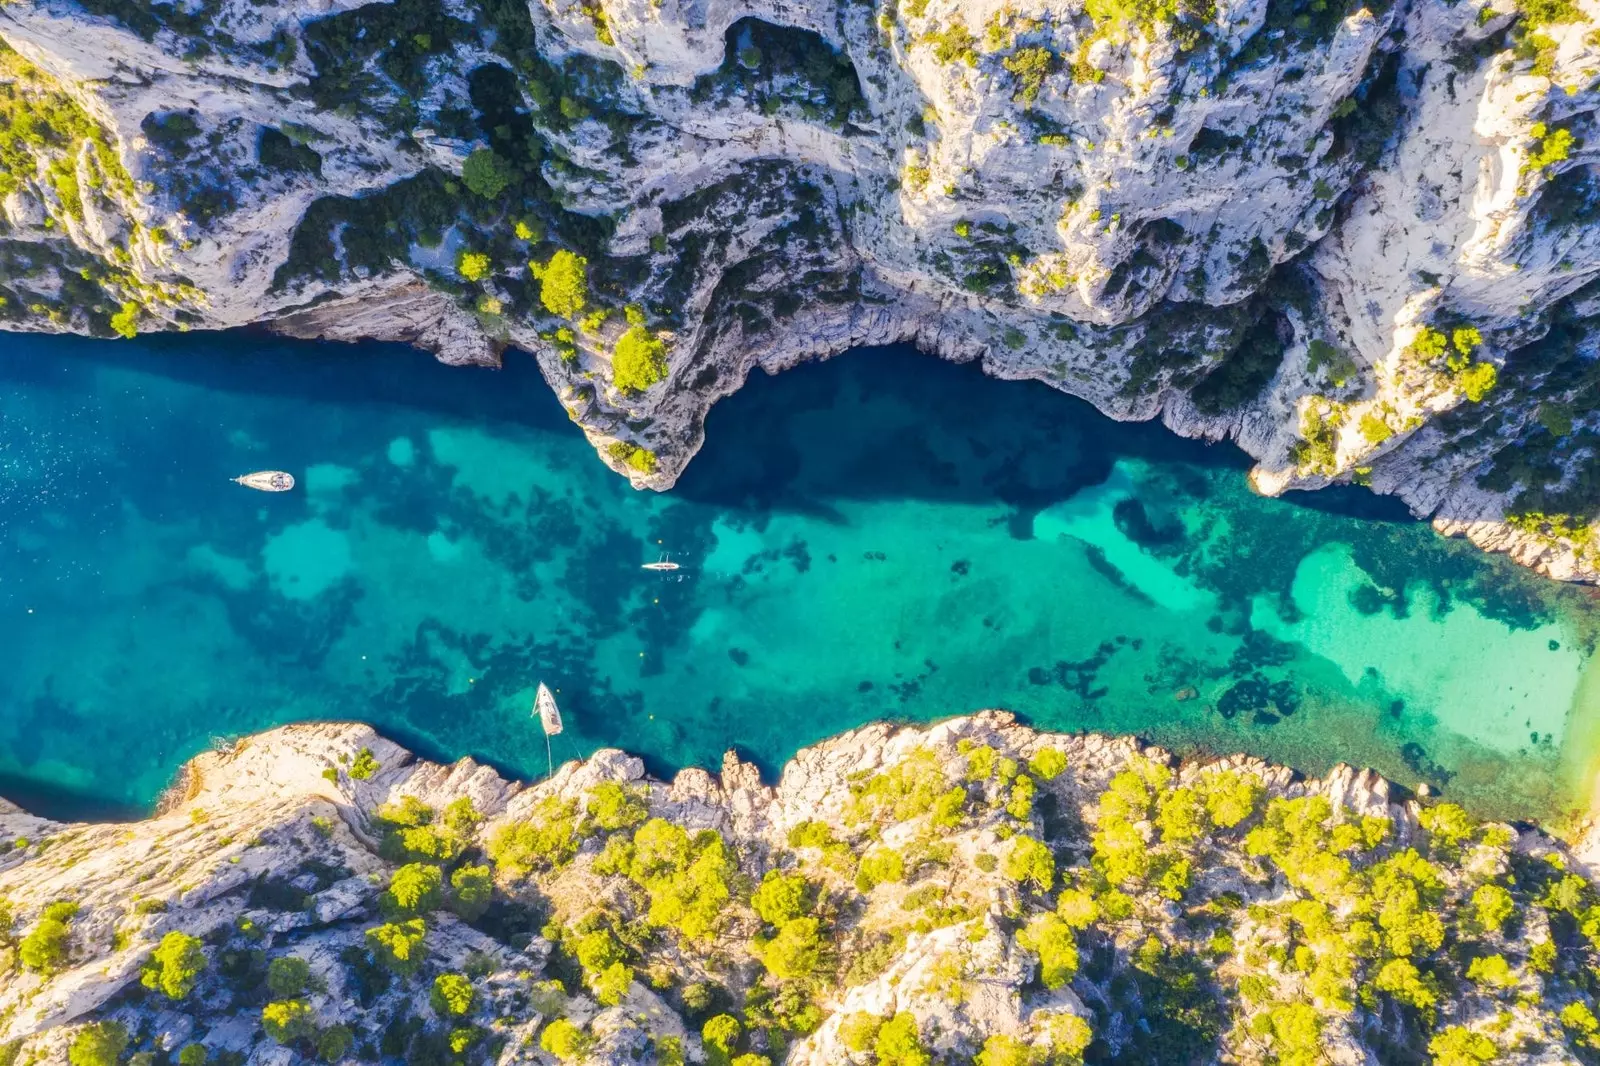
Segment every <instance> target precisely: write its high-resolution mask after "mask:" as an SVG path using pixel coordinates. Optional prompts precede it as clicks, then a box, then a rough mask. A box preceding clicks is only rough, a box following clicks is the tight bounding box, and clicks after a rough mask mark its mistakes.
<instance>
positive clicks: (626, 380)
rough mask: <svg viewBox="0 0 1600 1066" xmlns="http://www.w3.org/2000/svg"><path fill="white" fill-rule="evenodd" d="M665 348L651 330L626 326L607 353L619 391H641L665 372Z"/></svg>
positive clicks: (612, 378) (664, 374) (612, 376)
mask: <svg viewBox="0 0 1600 1066" xmlns="http://www.w3.org/2000/svg"><path fill="white" fill-rule="evenodd" d="M547 276H548V275H547ZM666 352H667V346H666V344H664V343H663V342H662V341H661V339H660V338H659V337H657V336H656V335H655V334H653V333H651V332H650V331H649V330H647V329H645V328H644V327H643V326H631V327H629V328H628V330H627V331H626V332H624V333H623V334H622V336H620V337H618V338H617V345H616V347H615V348H614V349H613V350H612V353H611V380H612V383H613V384H615V385H616V387H617V388H619V389H621V390H622V391H623V392H643V391H644V390H646V389H648V388H649V387H650V386H652V385H654V384H655V383H656V382H658V381H661V380H662V379H664V378H665V377H666V376H667V356H666Z"/></svg>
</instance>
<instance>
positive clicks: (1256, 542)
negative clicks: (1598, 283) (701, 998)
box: [0, 334, 1600, 817]
mask: <svg viewBox="0 0 1600 1066" xmlns="http://www.w3.org/2000/svg"><path fill="white" fill-rule="evenodd" d="M708 431H709V432H708V443H707V445H706V447H705V449H704V451H703V452H702V453H701V455H700V457H699V458H698V459H697V460H696V461H695V463H694V464H693V465H692V466H691V467H690V469H689V471H688V472H687V474H686V475H685V476H684V478H683V479H682V481H681V482H680V484H679V486H678V488H677V489H676V490H674V491H673V492H671V493H669V494H666V495H657V494H650V493H638V492H634V491H633V490H631V489H630V488H629V487H628V486H627V484H626V483H625V482H624V481H622V480H621V479H620V478H617V477H616V476H615V475H613V474H611V473H610V472H608V471H607V470H605V468H604V467H602V466H601V465H600V463H599V462H598V461H597V460H596V459H595V458H594V456H593V454H592V452H591V451H590V449H589V447H588V446H587V444H585V442H584V441H583V439H582V437H581V435H580V434H579V433H578V432H577V431H576V430H575V429H574V428H573V427H572V426H571V425H570V424H569V423H568V422H567V420H566V417H565V415H564V413H563V412H562V410H561V408H560V405H559V404H558V402H557V401H556V399H555V398H554V397H553V396H552V395H551V394H550V392H549V390H548V389H547V388H546V387H545V386H544V384H543V382H542V381H541V380H540V379H539V376H538V373H537V371H536V370H535V368H534V367H533V365H532V363H531V361H530V360H527V359H526V358H523V357H513V358H511V360H510V365H509V367H508V368H507V369H506V370H504V371H500V372H498V373H497V372H492V371H481V370H452V369H449V368H445V367H441V366H439V365H437V364H435V363H434V362H433V361H432V360H430V359H428V358H427V357H426V356H423V355H421V354H418V353H416V352H412V351H409V350H407V349H402V348H395V347H386V346H376V345H373V346H365V347H360V348H350V347H344V346H321V345H314V344H305V343H294V342H283V341H277V340H272V339H264V338H260V337H255V336H249V335H223V336H216V335H213V336H190V337H183V338H154V339H140V340H139V341H137V342H134V343H127V344H106V343H99V342H90V341H82V340H77V339H63V338H30V337H23V336H15V335H4V334H0V649H3V652H0V656H3V660H0V661H3V662H4V669H3V670H0V793H3V794H5V795H8V796H10V797H12V798H15V799H18V800H21V801H23V802H26V803H29V804H31V805H34V806H36V807H40V808H43V809H46V810H49V811H53V812H55V813H58V814H63V815H67V814H84V813H106V812H109V811H125V810H132V809H135V808H138V807H139V806H141V805H146V804H148V803H150V802H151V801H152V800H153V799H154V797H155V796H156V795H157V793H158V792H159V791H160V789H161V788H162V787H163V786H164V785H165V784H166V783H167V781H168V780H169V779H170V776H171V774H172V772H173V770H174V769H175V768H176V767H177V765H178V764H179V763H180V762H181V761H182V760H183V759H185V758H187V757H188V756H190V755H191V754H193V753H194V752H195V751H197V750H199V749H201V748H203V747H205V746H207V745H208V744H210V743H212V742H213V740H214V739H215V738H217V737H222V736H229V735H235V734H239V733H243V732H248V731H253V730H258V729H261V728H264V727H267V726H271V725H275V724H278V723H282V722H288V721H294V720H298V719H308V718H328V717H336V718H359V719H365V720H369V721H372V722H374V723H376V724H377V725H378V726H379V727H380V728H382V729H384V730H385V731H386V732H388V733H390V734H391V735H394V736H396V737H397V738H399V739H401V740H403V741H405V742H408V743H410V744H412V745H414V746H417V747H419V748H421V749H422V750H423V751H424V752H426V753H428V754H431V755H436V756H456V755H461V754H472V755H476V756H479V757H481V758H485V759H488V760H489V761H492V762H493V763H495V764H497V765H499V766H501V767H503V768H506V769H508V770H510V771H512V772H515V773H519V774H524V775H534V774H537V773H540V772H542V771H543V768H544V750H543V749H544V742H543V738H542V736H541V735H540V734H539V733H538V732H537V730H536V728H535V727H534V726H533V724H532V723H531V722H530V721H529V716H528V715H529V711H528V708H529V706H530V703H531V699H532V694H533V688H534V686H535V684H536V683H537V682H538V681H539V680H541V679H542V680H544V681H546V682H548V683H549V684H551V685H552V687H555V688H557V689H558V691H559V698H560V700H561V702H562V706H563V709H564V710H565V711H566V713H567V720H568V725H569V730H570V731H569V733H568V734H567V735H566V736H565V737H563V738H560V739H559V740H558V743H557V748H556V752H557V755H558V757H559V756H572V755H575V754H581V753H585V752H587V751H589V750H592V749H593V748H595V747H598V746H601V745H619V746H622V747H626V748H629V749H631V750H633V751H636V752H640V753H645V754H647V755H648V757H649V758H651V759H652V760H653V761H654V763H655V768H656V769H658V770H670V769H672V768H675V767H677V766H682V765H688V764H703V765H710V766H713V767H714V766H716V765H717V764H718V761H719V759H720V757H721V753H722V752H723V750H724V749H725V748H726V747H727V746H729V745H736V746H738V747H739V748H740V749H741V750H742V751H744V752H745V753H747V754H749V755H752V756H754V757H756V758H757V759H758V760H759V761H760V762H762V763H763V764H764V765H765V766H766V767H768V768H769V769H775V768H776V767H777V766H779V765H781V763H782V762H783V760H784V759H786V758H787V757H788V756H789V755H790V754H791V753H792V752H793V751H794V750H795V749H796V748H798V747H800V746H802V745H804V744H807V743H809V742H811V741H814V740H817V739H819V738H821V737H825V736H828V735H830V734H833V733H835V732H838V731H840V730H843V729H846V728H849V727H852V726H855V725H858V724H860V723H862V722H864V721H868V720H871V719H876V718H883V717H892V718H910V719H928V718H936V717H943V716H946V715H950V714H957V713H962V712H966V711H972V710H976V709H979V708H984V707H996V706H998V707H1005V708H1008V709H1011V710H1015V711H1018V712H1019V713H1021V714H1023V715H1024V716H1025V717H1027V718H1028V719H1030V720H1031V721H1033V722H1035V723H1038V724H1041V725H1045V726H1050V727H1054V728H1069V729H1098V730H1106V731H1112V732H1126V731H1137V732H1141V733H1143V734H1145V735H1147V736H1149V737H1151V738H1153V739H1155V740H1158V741H1160V742H1163V743H1168V744H1174V745H1177V746H1179V747H1181V748H1184V749H1193V748H1206V749H1210V750H1214V751H1235V750H1245V751H1251V752H1255V753H1258V754H1261V755H1264V756H1267V757H1269V758H1272V759H1276V760H1281V761H1286V762H1290V763H1292V764H1294V765H1297V766H1300V767H1302V768H1304V769H1306V770H1308V771H1313V772H1315V771H1320V770H1323V769H1325V768H1326V767H1327V766H1328V765H1329V764H1331V763H1333V762H1335V761H1339V760H1345V761H1351V762H1356V763H1364V764H1369V765H1373V766H1376V767H1378V768H1379V769H1381V770H1383V771H1384V772H1386V773H1388V774H1390V775H1391V776H1393V777H1395V778H1396V779H1398V780H1401V781H1403V782H1408V783H1414V782H1416V781H1419V780H1423V779H1426V780H1429V781H1431V782H1432V783H1434V784H1435V785H1442V786H1443V788H1444V790H1445V792H1446V793H1447V794H1450V795H1453V796H1455V797H1457V798H1460V799H1461V800H1463V801H1464V802H1469V803H1471V804H1472V805H1474V806H1475V807H1476V808H1478V809H1479V810H1480V811H1483V812H1485V813H1494V814H1500V815H1506V816H1544V817H1552V816H1555V815H1558V814H1560V813H1561V812H1563V811H1565V810H1567V809H1569V808H1571V807H1572V806H1573V805H1575V804H1581V803H1583V802H1584V801H1586V799H1587V786H1586V784H1585V780H1586V773H1587V771H1588V770H1589V769H1590V768H1591V763H1592V761H1593V759H1592V756H1593V753H1594V750H1595V745H1594V743H1593V741H1592V739H1591V734H1592V733H1593V732H1594V725H1595V722H1596V721H1600V686H1596V685H1595V684H1594V683H1593V682H1591V681H1589V680H1588V678H1589V675H1588V673H1586V671H1588V670H1589V665H1590V658H1591V654H1592V651H1593V647H1594V638H1595V633H1596V629H1597V627H1596V617H1597V615H1596V609H1595V607H1594V606H1592V601H1591V600H1590V599H1589V598H1588V596H1587V595H1585V594H1584V593H1583V592H1581V591H1580V590H1576V589H1570V588H1564V587H1562V586H1558V585H1556V584H1554V583H1550V582H1545V581H1542V580H1540V579H1538V578H1536V577H1534V576H1532V575H1529V574H1527V573H1525V572H1524V571H1521V570H1519V569H1517V568H1516V567H1514V566H1511V565H1510V564H1507V563H1505V562H1503V561H1502V560H1498V559H1492V558H1489V557H1486V556H1483V555H1481V554H1480V553H1478V552H1476V551H1474V550H1473V549H1471V548H1470V547H1468V546H1466V545H1464V544H1459V543H1452V542H1447V541H1444V540H1442V539H1440V538H1438V537H1436V536H1435V535H1433V534H1432V532H1431V531H1430V530H1429V529H1428V528H1427V527H1426V526H1424V525H1421V524H1418V523H1415V522H1412V521H1410V520H1408V519H1406V518H1405V516H1404V512H1403V510H1402V509H1401V508H1399V507H1398V506H1397V505H1395V504H1393V502H1392V501H1385V500H1381V499H1377V498H1374V497H1372V496H1370V495H1368V494H1366V493H1363V492H1360V491H1355V490H1351V491H1346V492H1342V493H1340V492H1335V493H1331V494H1316V495H1313V496H1304V497H1298V498H1291V499H1290V500H1287V501H1284V500H1265V499H1261V498H1258V497H1256V496H1254V495H1252V494H1251V493H1250V492H1249V490H1248V488H1247V486H1246V483H1245V477H1244V470H1245V464H1244V462H1243V461H1242V459H1241V458H1240V457H1239V455H1238V453H1237V452H1235V451H1233V450H1232V449H1231V448H1228V447H1217V448H1208V447H1206V446H1203V445H1199V444H1196V443H1194V442H1188V441H1182V440H1178V439H1176V438H1174V437H1172V436H1171V435H1170V434H1168V433H1166V432H1165V431H1164V430H1162V429H1160V428H1159V427H1154V426H1141V425H1134V426H1129V425H1119V424H1116V423H1113V422H1109V421H1107V420H1105V419H1103V418H1101V417H1100V416H1099V415H1097V414H1096V413H1095V412H1094V411H1093V410H1092V409H1090V408H1089V407H1088V406H1086V405H1084V404H1082V403H1079V402H1077V401H1075V400H1072V399H1070V398H1067V397H1064V396H1062V395H1060V394H1058V393H1055V392H1053V391H1051V390H1049V389H1047V388H1045V387H1044V386H1040V385H1034V384H1021V383H1006V382H996V381H991V380H989V379H987V378H984V377H983V376H982V375H981V374H980V373H979V372H978V371H977V370H976V369H974V368H971V367H955V366H950V365H947V364H944V363H940V362H938V361H936V360H933V359H928V358H924V357H921V356H918V355H915V354H914V353H910V352H907V351H903V350H880V351H864V352H857V353H852V354H851V355H849V356H848V357H845V358H841V359H838V360H835V361H833V362H831V363H828V364H824V365H816V366H809V367H803V368H801V369H799V370H796V371H793V372H791V373H788V374H785V375H784V376H782V377H781V378H777V379H767V378H761V377H758V378H756V379H753V380H752V381H751V382H750V383H749V385H748V386H747V388H746V389H745V390H744V391H743V392H741V393H740V394H739V395H737V396H735V397H734V398H732V399H730V400H728V401H725V402H724V403H723V404H721V405H719V406H718V407H717V408H716V410H715V411H714V412H713V413H712V415H711V418H710V422H709V427H708ZM264 467H278V468H283V469H288V470H291V471H293V472H295V473H296V475H297V476H298V477H300V479H301V488H300V489H298V490H296V491H295V492H293V493H290V494H284V495H267V494H261V493H254V492H250V491H248V490H244V489H241V488H239V487H237V486H234V485H231V484H229V483H228V481H227V479H228V478H229V477H232V476H234V475H236V474H239V473H243V472H245V471H247V470H253V469H259V468H264ZM662 550H670V551H671V552H672V553H673V555H674V557H675V558H676V559H678V560H680V561H681V562H682V563H683V564H684V566H685V569H684V570H683V571H682V572H681V575H666V576H662V575H653V574H649V573H646V572H644V571H641V570H640V569H639V565H640V563H642V562H646V561H649V560H652V559H654V558H656V557H657V555H658V553H659V552H660V551H662ZM678 576H681V577H682V578H683V580H674V578H675V577H678ZM1591 690H1592V691H1591Z"/></svg>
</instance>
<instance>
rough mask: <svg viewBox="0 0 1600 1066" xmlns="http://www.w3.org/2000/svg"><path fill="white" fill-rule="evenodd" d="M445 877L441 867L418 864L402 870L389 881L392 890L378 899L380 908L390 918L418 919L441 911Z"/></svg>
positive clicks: (389, 889)
mask: <svg viewBox="0 0 1600 1066" xmlns="http://www.w3.org/2000/svg"><path fill="white" fill-rule="evenodd" d="M442 882H443V875H442V874H441V873H440V872H439V868H438V867H437V866H429V865H427V864H425V863H420V862H414V863H409V864H408V865H405V866H402V867H400V869H398V870H396V871H395V872H394V876H393V877H391V878H390V879H389V888H388V890H387V891H385V892H384V893H382V894H381V895H380V896H379V897H378V906H379V907H380V908H382V910H383V913H384V914H385V915H386V916H387V917H390V918H414V917H416V916H417V915H419V914H426V913H427V912H428V911H431V910H435V909H437V908H438V906H439V904H440V901H441V899H442V898H443V896H442V892H441V885H442Z"/></svg>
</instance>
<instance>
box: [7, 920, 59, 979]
mask: <svg viewBox="0 0 1600 1066" xmlns="http://www.w3.org/2000/svg"><path fill="white" fill-rule="evenodd" d="M71 941H72V930H71V929H70V928H69V927H68V926H67V923H66V922H63V921H59V920H57V919H55V918H41V919H39V921H38V923H37V924H35V925H34V927H33V929H32V930H31V931H30V932H29V933H28V935H27V936H25V937H23V938H22V943H21V944H19V945H18V946H17V958H18V959H20V960H21V961H22V965H23V966H24V967H25V968H27V969H29V970H33V971H34V972H35V973H42V974H46V975H49V974H53V973H56V972H58V971H60V970H62V969H64V968H65V967H66V964H67V951H68V948H69V946H70V944H71Z"/></svg>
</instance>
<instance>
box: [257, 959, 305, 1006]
mask: <svg viewBox="0 0 1600 1066" xmlns="http://www.w3.org/2000/svg"><path fill="white" fill-rule="evenodd" d="M310 987H311V964H310V963H308V962H306V960H305V959H302V958H300V957H299V956H297V955H279V956H278V957H277V958H275V959H273V960H272V961H271V962H270V963H268V964H267V990H268V991H269V992H271V993H272V997H273V998H274V999H296V998H298V997H299V996H301V995H303V994H304V993H305V991H306V990H307V989H308V988H310Z"/></svg>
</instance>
